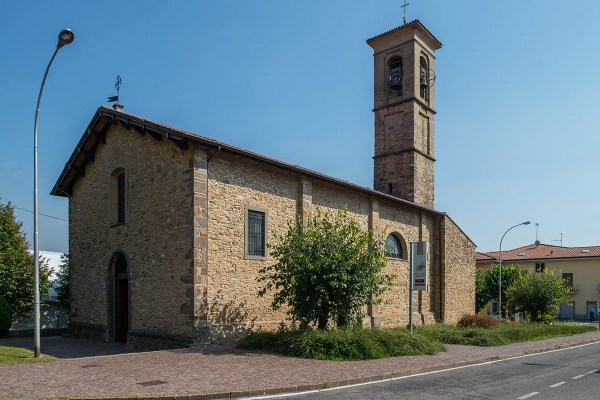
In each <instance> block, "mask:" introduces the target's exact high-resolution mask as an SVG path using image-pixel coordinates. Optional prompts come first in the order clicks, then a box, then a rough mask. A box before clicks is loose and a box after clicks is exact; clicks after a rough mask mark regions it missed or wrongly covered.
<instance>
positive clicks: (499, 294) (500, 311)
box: [498, 221, 531, 318]
mask: <svg viewBox="0 0 600 400" xmlns="http://www.w3.org/2000/svg"><path fill="white" fill-rule="evenodd" d="M530 223H531V222H530V221H525V222H521V223H520V224H517V225H515V226H511V227H510V228H508V231H510V230H511V229H512V228H516V227H517V226H521V225H529V224H530ZM508 231H506V232H504V235H502V239H500V259H499V261H500V279H499V280H498V305H499V309H500V310H499V311H498V315H500V318H502V240H504V236H506V234H507V233H508Z"/></svg>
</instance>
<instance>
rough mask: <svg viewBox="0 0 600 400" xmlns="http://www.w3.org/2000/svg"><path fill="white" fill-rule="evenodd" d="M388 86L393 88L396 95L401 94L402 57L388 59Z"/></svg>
mask: <svg viewBox="0 0 600 400" xmlns="http://www.w3.org/2000/svg"><path fill="white" fill-rule="evenodd" d="M388 66H389V70H390V72H389V75H388V86H389V87H390V89H392V90H395V91H396V92H397V95H401V94H402V57H392V58H391V59H390V61H389V64H388Z"/></svg>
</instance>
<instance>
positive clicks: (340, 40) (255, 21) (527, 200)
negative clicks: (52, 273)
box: [0, 0, 600, 252]
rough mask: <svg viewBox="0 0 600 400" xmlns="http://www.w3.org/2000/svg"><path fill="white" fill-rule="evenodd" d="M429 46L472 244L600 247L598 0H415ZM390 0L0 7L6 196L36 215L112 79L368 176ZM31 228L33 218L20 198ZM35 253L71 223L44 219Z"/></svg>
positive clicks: (445, 200)
mask: <svg viewBox="0 0 600 400" xmlns="http://www.w3.org/2000/svg"><path fill="white" fill-rule="evenodd" d="M409 3H410V6H409V7H408V11H407V19H408V20H409V21H410V20H413V19H419V20H420V21H421V22H422V23H423V24H425V26H426V27H427V28H428V29H429V30H431V32H432V33H433V34H434V35H435V36H436V37H437V38H438V39H439V40H440V41H441V42H442V43H443V45H444V46H443V47H442V49H440V50H438V52H437V62H436V74H437V80H436V83H435V85H436V96H437V99H436V101H437V104H436V109H437V112H438V114H437V116H436V120H435V139H436V143H435V146H436V158H437V163H436V176H435V179H436V191H435V196H436V208H437V209H439V210H442V211H446V212H447V213H448V214H449V215H450V216H451V217H452V218H453V219H454V220H455V221H456V222H457V223H458V224H459V225H460V226H461V227H462V228H463V229H464V231H465V232H466V233H467V234H468V235H469V236H470V237H471V238H472V239H473V241H475V243H476V244H477V245H478V250H480V251H495V250H497V249H498V243H499V241H500V237H501V236H502V234H503V233H504V232H505V231H506V230H507V229H508V228H510V227H511V226H512V225H515V224H517V223H519V222H522V221H525V220H531V222H532V224H531V225H529V226H525V227H519V228H515V229H514V230H512V231H511V232H510V233H509V234H508V235H507V236H506V238H505V240H504V242H503V247H504V248H513V247H517V246H521V245H525V244H529V243H533V242H534V240H535V235H536V233H535V226H534V223H535V222H539V224H540V227H539V239H540V240H541V241H542V242H543V243H547V244H558V243H554V242H552V240H553V239H558V238H559V237H560V234H561V232H562V233H563V239H564V241H563V245H565V246H589V245H600V230H599V229H598V227H599V226H600V213H598V212H597V209H596V206H597V204H598V198H599V197H600V185H599V184H598V182H597V181H598V173H599V172H600V168H599V167H600V157H599V156H598V149H599V148H600V135H599V134H598V133H599V132H598V130H599V129H598V123H597V120H596V118H597V115H596V113H597V112H598V111H597V107H598V105H599V104H600V76H599V74H600V50H599V49H600V45H599V43H598V40H599V39H600V23H598V16H599V15H600V2H599V1H596V0H589V1H578V2H573V3H568V2H565V1H564V0H560V1H559V0H556V1H550V0H543V1H542V0H537V1H534V0H529V1H526V0H519V1H517V0H513V1H480V0H471V1H447V0H410V1H409ZM401 5H402V2H401V1H400V0H382V1H347V0H346V1H294V2H292V1H279V0H277V1H275V0H272V1H241V0H240V1H218V2H208V1H176V2H166V1H143V2H142V1H137V2H133V1H118V2H100V3H99V2H82V1H63V2H60V3H56V2H41V1H40V2H17V1H5V2H3V3H2V5H0V34H1V37H2V38H3V40H2V42H1V44H0V46H1V47H0V48H1V49H2V57H0V72H1V74H0V79H1V80H2V81H1V86H0V87H1V88H2V96H0V110H1V111H0V113H1V114H0V115H1V122H2V124H1V127H0V139H1V141H0V170H1V174H0V197H1V198H2V200H1V201H2V202H7V201H9V200H10V201H12V202H13V203H14V205H16V206H18V207H22V208H26V209H29V210H31V209H33V122H34V115H35V105H36V101H37V95H38V91H39V87H40V83H41V80H42V76H43V73H44V70H45V68H46V66H47V64H48V61H49V59H50V57H51V55H52V52H53V51H54V48H55V46H56V37H57V34H58V32H59V31H60V30H61V29H62V28H64V27H67V26H68V27H70V28H71V29H72V30H73V31H74V32H75V42H74V43H73V44H71V45H69V46H67V47H65V48H63V49H62V50H60V52H59V54H58V56H57V58H56V60H55V61H54V64H53V66H52V69H51V71H50V75H49V77H48V80H47V83H46V87H45V90H44V97H43V100H42V107H41V113H40V126H39V165H40V171H39V189H40V192H39V193H40V195H39V198H40V212H42V213H45V214H50V215H54V216H56V217H59V218H64V219H66V218H67V199H66V198H61V197H53V196H50V195H49V192H50V190H51V189H52V187H53V185H54V183H55V182H56V180H57V178H58V176H59V174H60V172H61V171H62V169H63V167H64V164H65V162H66V161H67V160H68V158H69V156H70V155H71V152H72V151H73V149H74V147H75V145H76V144H77V142H78V141H79V139H80V137H81V135H82V134H83V133H84V130H85V128H86V127H87V124H88V123H89V121H90V119H91V118H92V116H93V115H94V112H95V111H96V109H97V107H98V106H100V105H101V104H107V103H106V102H105V101H106V97H107V96H111V95H115V94H116V93H115V89H114V87H113V85H114V81H115V78H116V75H117V74H120V75H121V77H122V78H123V84H122V88H121V103H123V104H124V105H125V111H127V112H129V113H133V114H136V115H139V116H141V117H145V118H149V119H152V120H154V121H157V122H160V123H163V124H167V125H171V126H174V127H177V128H180V129H185V130H188V131H191V132H194V133H197V134H201V135H205V136H209V137H212V138H215V139H217V140H220V141H223V142H227V143H230V144H233V145H236V146H239V147H242V148H246V149H250V150H253V151H255V152H258V153H261V154H264V155H268V156H271V157H275V158H278V159H281V160H284V161H287V162H291V163H294V164H299V165H301V166H303V167H306V168H310V169H313V170H316V171H319V172H322V173H325V174H328V175H331V176H334V177H337V178H341V179H345V180H348V181H351V182H354V183H357V184H360V185H364V186H368V187H372V174H373V161H372V159H371V157H372V155H373V114H372V112H371V109H372V107H373V59H372V50H371V48H370V47H369V46H368V45H367V44H366V43H365V40H366V39H368V38H370V37H372V36H375V35H378V34H380V33H382V32H384V31H387V30H389V29H393V28H395V27H397V26H399V25H401V24H402V10H401V8H400V6H401ZM16 214H17V217H18V219H20V220H21V221H23V222H24V228H25V230H26V231H27V232H28V239H29V241H30V242H31V240H32V235H31V234H30V233H29V232H32V231H33V217H32V214H31V213H27V212H25V211H20V210H17V212H16ZM40 249H42V250H48V251H61V252H62V251H67V249H68V242H67V224H66V223H65V222H62V221H58V220H54V219H50V218H46V217H40Z"/></svg>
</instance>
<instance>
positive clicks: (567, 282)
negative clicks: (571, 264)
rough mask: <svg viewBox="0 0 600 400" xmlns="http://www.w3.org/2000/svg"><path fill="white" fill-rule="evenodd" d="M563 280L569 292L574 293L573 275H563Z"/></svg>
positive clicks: (570, 273)
mask: <svg viewBox="0 0 600 400" xmlns="http://www.w3.org/2000/svg"><path fill="white" fill-rule="evenodd" d="M562 278H563V282H564V284H565V286H566V287H568V288H569V291H573V273H572V272H569V273H563V274H562Z"/></svg>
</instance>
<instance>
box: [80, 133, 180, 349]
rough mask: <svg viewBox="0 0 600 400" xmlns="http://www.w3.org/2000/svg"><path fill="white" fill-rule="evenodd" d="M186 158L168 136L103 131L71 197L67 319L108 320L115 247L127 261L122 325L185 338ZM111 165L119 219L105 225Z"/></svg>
mask: <svg viewBox="0 0 600 400" xmlns="http://www.w3.org/2000/svg"><path fill="white" fill-rule="evenodd" d="M190 159H191V156H190V152H189V151H182V150H180V149H179V148H177V147H176V146H175V145H174V144H173V143H171V142H170V141H156V140H155V139H153V138H152V137H151V136H150V135H143V136H142V135H140V134H138V133H137V132H135V131H134V130H126V129H125V128H123V127H121V126H120V125H119V126H117V125H113V126H112V127H111V128H110V129H109V131H108V133H107V135H106V144H100V145H99V147H98V149H97V151H96V155H95V161H94V162H90V163H88V164H87V166H86V168H85V177H83V178H79V179H78V180H77V182H76V184H75V185H74V188H73V193H74V194H73V196H72V197H71V198H70V247H71V263H72V264H71V265H72V266H71V276H72V278H71V279H72V285H71V287H72V298H73V303H72V315H71V320H72V321H73V322H74V323H76V324H79V325H78V326H85V324H89V325H91V326H97V327H105V328H106V327H108V326H109V325H110V324H109V323H108V303H107V290H108V288H109V286H110V284H109V283H110V282H109V279H110V278H108V270H109V264H110V262H111V256H112V255H113V254H114V252H116V251H121V252H123V253H124V254H125V255H126V257H127V259H128V261H129V266H128V267H129V293H130V305H129V315H130V326H129V329H130V330H132V331H143V332H153V333H156V334H168V335H183V336H190V334H191V326H190V324H189V321H188V317H187V316H186V315H184V314H181V313H180V307H181V305H182V304H184V303H186V290H187V289H188V288H189V287H190V284H189V283H185V282H183V281H182V279H181V277H182V276H184V275H186V274H187V273H188V269H189V266H190V260H189V259H186V257H185V255H186V252H188V251H189V249H190V237H189V236H190V235H189V232H188V231H189V228H190V227H191V210H190V207H191V191H190V187H189V179H190ZM116 168H124V170H125V174H126V222H125V223H124V224H120V225H115V226H111V225H110V223H109V201H110V199H109V191H110V189H109V177H110V174H111V173H112V172H113V171H114V170H115V169H116ZM107 336H108V337H110V336H111V333H110V332H108V334H107ZM108 337H105V340H106V339H108Z"/></svg>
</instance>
